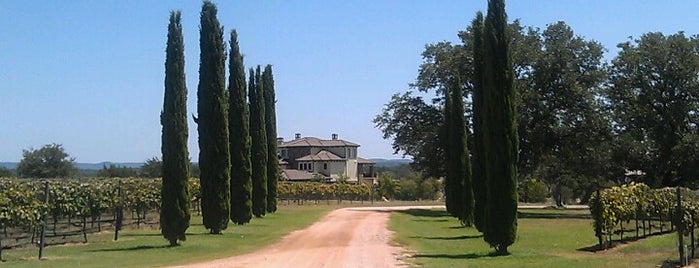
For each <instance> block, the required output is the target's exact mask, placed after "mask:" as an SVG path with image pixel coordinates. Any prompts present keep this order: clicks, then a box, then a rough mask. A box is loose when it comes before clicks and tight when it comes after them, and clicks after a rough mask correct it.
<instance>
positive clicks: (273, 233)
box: [0, 205, 337, 268]
mask: <svg viewBox="0 0 699 268" xmlns="http://www.w3.org/2000/svg"><path fill="white" fill-rule="evenodd" d="M335 208H337V206H294V205H292V206H280V209H279V211H278V212H277V213H274V214H268V215H267V216H265V217H264V218H261V219H253V220H252V222H251V223H250V224H247V225H244V226H235V225H230V224H229V225H228V229H227V230H225V231H224V233H223V234H222V235H210V234H208V231H207V230H206V229H204V227H203V226H202V224H201V217H200V216H195V217H193V218H192V221H191V222H192V223H191V225H190V227H189V229H188V230H187V241H185V242H183V243H182V246H179V247H173V248H171V247H167V245H168V242H167V240H165V239H164V238H163V237H162V235H161V234H160V230H158V229H157V226H156V228H154V229H143V228H142V229H139V230H137V229H133V230H125V231H123V232H122V233H121V234H120V237H119V240H118V241H113V236H114V233H113V231H109V232H103V233H100V234H95V235H89V236H88V241H89V242H88V243H85V244H83V243H78V244H71V245H61V246H50V247H47V248H45V249H44V258H45V260H41V261H39V260H37V256H38V248H37V247H27V248H22V249H12V250H3V252H2V257H3V259H4V260H5V262H3V263H0V267H3V268H5V267H158V266H167V265H176V264H186V263H194V262H199V261H205V260H212V259H217V258H223V257H228V256H232V255H239V254H245V253H249V252H252V251H254V250H256V249H259V248H261V247H264V246H266V245H270V244H272V243H274V242H276V241H279V240H280V239H281V238H282V237H283V236H285V235H286V234H288V233H290V232H292V231H294V230H297V229H301V228H304V227H306V226H309V225H311V224H312V223H313V222H315V221H317V220H319V219H320V218H321V217H322V216H323V215H325V214H326V213H328V212H329V211H331V210H333V209H335Z"/></svg>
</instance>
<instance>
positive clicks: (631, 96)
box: [605, 32, 699, 186]
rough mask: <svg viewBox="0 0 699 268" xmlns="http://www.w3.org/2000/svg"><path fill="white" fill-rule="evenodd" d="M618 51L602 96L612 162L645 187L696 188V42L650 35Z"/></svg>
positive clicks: (698, 102) (677, 36) (698, 56)
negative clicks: (638, 176) (639, 177)
mask: <svg viewBox="0 0 699 268" xmlns="http://www.w3.org/2000/svg"><path fill="white" fill-rule="evenodd" d="M618 47H619V49H620V51H619V55H618V56H616V57H615V58H614V59H613V60H612V66H611V75H610V84H611V86H610V87H609V88H608V89H607V90H606V94H605V95H606V97H607V99H608V100H609V101H608V102H607V103H608V104H609V108H610V109H611V110H612V111H613V118H614V133H615V135H616V140H615V141H616V142H615V144H616V148H615V149H614V150H615V159H619V160H620V162H621V163H619V166H620V167H624V168H626V169H628V170H638V171H642V172H643V173H645V180H646V183H648V184H649V185H653V186H674V185H691V184H696V175H697V173H698V171H697V168H696V163H697V162H699V161H697V156H698V154H697V152H699V147H697V146H698V145H699V143H697V141H699V137H697V135H698V134H697V133H698V131H699V130H698V127H697V125H698V122H699V79H698V78H697V77H699V37H698V36H691V37H689V36H686V35H685V34H684V33H683V32H679V33H676V34H672V35H664V34H662V33H659V32H652V33H647V34H644V35H642V36H641V37H640V38H638V39H635V40H633V41H628V42H625V43H621V44H619V45H618Z"/></svg>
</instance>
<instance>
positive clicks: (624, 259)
mask: <svg viewBox="0 0 699 268" xmlns="http://www.w3.org/2000/svg"><path fill="white" fill-rule="evenodd" d="M389 229H391V230H392V231H394V232H395V235H394V241H395V242H397V243H398V244H400V245H402V246H404V247H406V248H407V249H408V250H411V251H412V252H410V253H411V254H412V255H413V256H412V257H408V258H406V261H407V262H409V263H413V264H417V265H419V266H424V267H659V266H661V265H663V264H664V263H665V261H667V260H671V259H677V251H676V246H675V245H676V243H677V236H676V234H668V235H663V236H654V237H650V238H646V239H641V240H638V241H635V242H630V243H627V244H622V245H619V246H617V247H616V248H614V249H610V250H606V251H599V252H589V251H586V250H584V249H585V248H588V247H591V246H594V245H596V243H597V238H596V237H595V236H594V231H593V229H592V225H591V220H590V219H589V211H587V210H557V209H532V210H520V211H519V220H518V235H517V241H516V242H515V244H514V245H512V246H511V247H510V248H509V251H510V253H511V254H510V255H508V256H494V255H492V253H493V252H494V250H492V249H491V248H490V247H489V246H488V244H487V243H485V242H484V241H483V237H482V235H481V234H480V233H479V232H478V231H476V229H475V228H466V227H462V226H460V224H459V223H458V221H457V220H456V219H455V218H453V217H450V216H449V215H448V214H447V213H446V212H444V211H443V210H441V211H440V210H409V211H403V212H394V213H392V214H391V221H390V223H389Z"/></svg>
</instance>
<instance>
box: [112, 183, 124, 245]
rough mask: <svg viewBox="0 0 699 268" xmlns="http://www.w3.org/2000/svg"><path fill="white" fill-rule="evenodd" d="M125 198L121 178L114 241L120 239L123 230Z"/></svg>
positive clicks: (118, 189)
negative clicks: (120, 232) (120, 231)
mask: <svg viewBox="0 0 699 268" xmlns="http://www.w3.org/2000/svg"><path fill="white" fill-rule="evenodd" d="M123 201H124V198H123V197H122V192H121V180H119V186H117V205H116V211H115V214H116V215H115V216H116V219H115V221H116V222H115V223H114V241H117V240H118V239H119V230H121V226H122V224H123V223H122V222H123V220H124V208H123V203H124V202H123Z"/></svg>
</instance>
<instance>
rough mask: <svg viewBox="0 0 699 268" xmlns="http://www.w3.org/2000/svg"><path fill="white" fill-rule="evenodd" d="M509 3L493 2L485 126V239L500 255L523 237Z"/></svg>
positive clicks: (486, 38) (486, 37)
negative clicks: (519, 233)
mask: <svg viewBox="0 0 699 268" xmlns="http://www.w3.org/2000/svg"><path fill="white" fill-rule="evenodd" d="M506 27H507V14H506V13H505V2H504V0H489V1H488V16H487V17H486V19H485V27H484V30H483V48H484V61H483V62H484V67H485V68H484V75H483V106H482V109H483V111H484V117H483V119H484V120H483V126H484V129H485V132H484V133H485V135H484V136H483V145H484V151H485V163H486V169H485V171H486V176H487V186H486V188H487V197H486V211H485V215H486V217H485V222H486V228H485V233H484V239H485V241H486V242H488V243H489V244H490V246H492V247H494V248H495V251H496V252H497V253H498V254H507V247H508V246H510V245H512V244H513V243H514V242H515V239H516V237H517V150H518V148H517V147H518V138H517V128H516V125H515V123H516V122H515V103H514V97H515V89H514V86H513V81H514V70H513V67H512V60H511V59H510V51H509V44H508V41H509V39H508V34H507V32H506V31H507V29H506Z"/></svg>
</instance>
